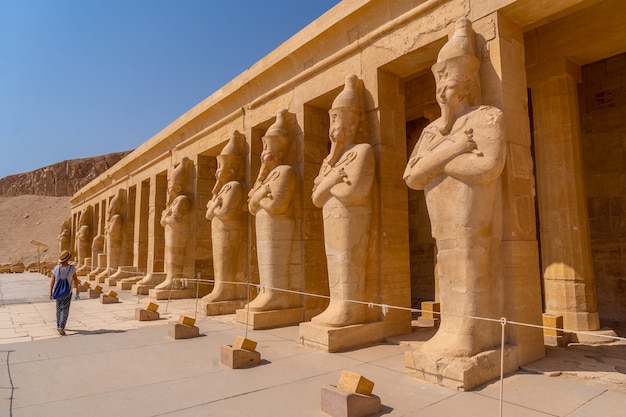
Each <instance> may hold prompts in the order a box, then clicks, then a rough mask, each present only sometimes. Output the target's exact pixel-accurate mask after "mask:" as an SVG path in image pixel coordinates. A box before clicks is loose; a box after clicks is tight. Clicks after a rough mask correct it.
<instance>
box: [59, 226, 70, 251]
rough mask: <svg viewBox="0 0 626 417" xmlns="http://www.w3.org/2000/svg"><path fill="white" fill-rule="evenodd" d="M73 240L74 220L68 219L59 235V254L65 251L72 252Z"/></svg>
mask: <svg viewBox="0 0 626 417" xmlns="http://www.w3.org/2000/svg"><path fill="white" fill-rule="evenodd" d="M71 240H72V219H71V218H67V219H65V220H64V221H63V225H62V226H61V233H59V253H61V252H63V251H64V250H66V251H68V252H69V251H70V247H71V244H72V242H71Z"/></svg>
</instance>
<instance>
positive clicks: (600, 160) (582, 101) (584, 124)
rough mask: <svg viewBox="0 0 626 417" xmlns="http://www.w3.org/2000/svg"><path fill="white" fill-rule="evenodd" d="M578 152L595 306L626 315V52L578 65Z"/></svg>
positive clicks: (613, 315) (612, 315)
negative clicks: (585, 197)
mask: <svg viewBox="0 0 626 417" xmlns="http://www.w3.org/2000/svg"><path fill="white" fill-rule="evenodd" d="M581 75H582V76H581V81H582V82H581V83H580V85H579V87H578V92H579V100H578V102H579V107H580V120H581V131H582V135H581V142H582V155H583V163H584V170H585V190H586V193H587V209H588V214H589V231H590V238H591V253H592V257H593V269H594V275H595V279H596V289H597V294H598V295H597V296H598V311H599V313H600V316H601V317H603V318H605V319H610V320H617V321H623V320H626V303H624V301H623V300H625V299H626V117H625V115H626V54H620V55H617V56H614V57H611V58H608V59H604V60H602V61H598V62H594V63H593V64H588V65H585V66H583V67H582V68H581Z"/></svg>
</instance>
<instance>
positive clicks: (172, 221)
mask: <svg viewBox="0 0 626 417" xmlns="http://www.w3.org/2000/svg"><path fill="white" fill-rule="evenodd" d="M193 169H194V166H193V161H191V160H190V159H189V158H187V157H183V158H182V159H181V161H180V164H178V166H176V168H174V171H173V173H172V177H171V180H170V186H169V187H168V189H167V193H168V200H167V206H166V208H165V210H163V213H162V214H161V226H163V228H164V229H165V254H164V256H165V274H166V276H165V281H163V282H162V283H160V284H159V285H157V286H156V287H155V288H156V289H157V290H170V289H183V288H185V285H186V281H184V280H182V279H180V278H183V272H184V268H185V258H186V251H187V244H188V243H189V240H190V239H191V211H192V207H193V203H192V191H191V186H192V184H191V182H192V180H193Z"/></svg>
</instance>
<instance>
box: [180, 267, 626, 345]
mask: <svg viewBox="0 0 626 417" xmlns="http://www.w3.org/2000/svg"><path fill="white" fill-rule="evenodd" d="M176 279H177V280H185V281H188V282H196V283H205V284H214V283H215V280H210V279H200V278H176ZM221 283H222V284H231V285H246V286H248V287H255V288H257V290H258V292H259V293H260V292H265V291H266V290H268V289H270V290H273V291H280V292H286V293H290V294H298V295H303V296H305V297H315V298H322V299H327V300H330V296H328V295H323V294H315V293H309V292H303V291H297V290H288V289H285V288H277V287H271V286H267V285H262V284H255V283H251V282H241V281H221ZM168 301H169V300H168ZM342 301H345V302H348V303H354V304H362V305H366V306H367V307H368V308H370V309H371V308H374V307H379V308H380V309H381V312H382V313H383V315H385V316H386V315H387V314H388V312H389V310H399V311H409V312H411V313H424V312H429V313H430V312H431V311H429V310H422V309H419V308H414V307H403V306H394V305H388V304H383V303H374V302H371V301H360V300H350V299H343V300H342ZM249 302H250V299H249V296H248V303H249ZM436 314H437V315H439V316H441V317H444V316H449V317H459V318H469V319H474V320H482V321H488V322H492V323H502V320H506V324H511V325H516V326H525V327H531V328H536V329H544V330H556V331H561V332H564V333H575V334H583V335H589V336H594V337H600V338H606V339H611V340H615V341H622V342H626V338H625V337H619V336H611V335H603V334H597V333H592V332H589V331H583V330H570V329H561V328H558V327H549V326H543V325H538V324H532V323H523V322H518V321H512V320H508V319H506V318H504V317H503V318H499V319H495V318H489V317H479V316H468V315H463V314H454V313H442V312H436Z"/></svg>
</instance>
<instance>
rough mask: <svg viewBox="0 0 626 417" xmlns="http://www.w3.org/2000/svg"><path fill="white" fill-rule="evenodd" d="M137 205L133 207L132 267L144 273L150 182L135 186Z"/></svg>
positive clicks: (146, 258) (146, 259) (146, 257)
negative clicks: (135, 266) (133, 238)
mask: <svg viewBox="0 0 626 417" xmlns="http://www.w3.org/2000/svg"><path fill="white" fill-rule="evenodd" d="M136 198H137V203H136V205H135V242H134V250H133V258H134V259H133V265H137V269H138V270H139V271H143V272H145V271H146V267H147V263H148V254H147V248H148V217H149V201H150V181H149V180H146V181H142V182H141V183H140V184H138V185H137V195H136Z"/></svg>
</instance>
